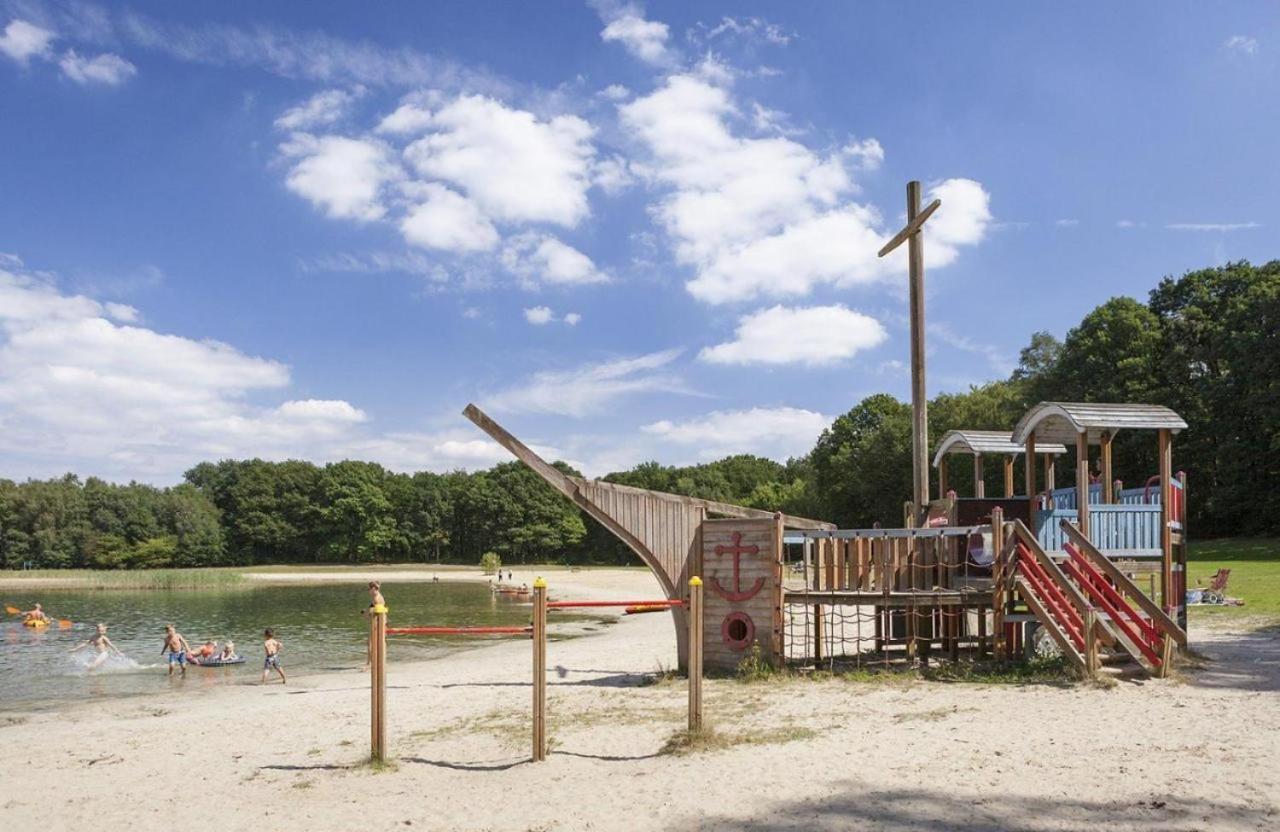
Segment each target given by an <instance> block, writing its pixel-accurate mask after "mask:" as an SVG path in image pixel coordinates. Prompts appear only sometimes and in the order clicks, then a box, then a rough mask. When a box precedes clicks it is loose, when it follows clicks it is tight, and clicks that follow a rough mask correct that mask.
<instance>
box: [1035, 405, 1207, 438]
mask: <svg viewBox="0 0 1280 832" xmlns="http://www.w3.org/2000/svg"><path fill="white" fill-rule="evenodd" d="M1186 426H1187V423H1186V422H1185V421H1184V420H1183V418H1182V417H1181V416H1179V415H1178V414H1177V413H1174V412H1173V411H1172V410H1170V409H1169V408H1167V407H1164V406H1162V405H1158V404H1108V403H1096V404H1095V403H1086V402H1040V404H1038V405H1036V406H1035V407H1033V408H1031V409H1030V410H1028V411H1027V412H1026V413H1025V414H1023V416H1022V418H1021V419H1019V420H1018V424H1017V425H1016V426H1014V429H1013V436H1012V441H1013V442H1014V443H1015V444H1022V445H1025V444H1026V441H1027V437H1028V436H1029V435H1030V434H1031V433H1033V432H1034V433H1035V437H1036V441H1037V443H1038V442H1040V441H1041V440H1044V441H1046V442H1062V443H1072V444H1074V443H1075V441H1076V438H1077V437H1078V436H1079V435H1080V434H1082V433H1083V434H1087V437H1088V442H1089V444H1091V445H1096V444H1100V443H1101V442H1102V436H1103V434H1107V435H1110V436H1115V434H1116V433H1117V432H1118V431H1121V430H1168V431H1170V432H1171V433H1177V432H1178V431H1180V430H1182V429H1183V428H1185V427H1186Z"/></svg>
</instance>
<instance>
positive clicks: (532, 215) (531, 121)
mask: <svg viewBox="0 0 1280 832" xmlns="http://www.w3.org/2000/svg"><path fill="white" fill-rule="evenodd" d="M431 124H432V126H433V128H435V131H434V132H432V133H430V134H428V135H427V136H424V137H423V138H421V139H419V140H417V141H415V142H414V143H413V144H411V145H409V146H408V147H407V148H405V151H404V155H405V158H406V160H408V162H409V163H410V164H411V165H412V166H413V167H414V169H415V170H417V171H418V172H419V173H421V174H423V175H424V176H428V177H431V178H433V179H440V180H444V181H446V182H449V183H452V184H453V185H455V186H457V187H458V188H460V189H461V190H462V191H463V192H464V193H465V194H466V195H467V197H468V198H470V199H471V200H472V201H473V202H475V203H476V205H477V206H478V207H479V208H480V209H481V210H483V211H484V212H485V214H486V215H487V216H489V217H491V218H493V219H494V220H497V221H506V222H547V223H553V224H556V225H561V226H565V227H570V228H571V227H573V226H575V225H577V224H578V223H579V222H580V221H581V220H582V219H584V218H585V217H586V216H587V215H588V213H589V212H590V206H589V203H588V201H587V189H588V188H589V187H590V185H591V180H590V172H591V162H592V157H593V156H594V155H595V148H594V147H593V146H592V144H591V137H592V135H593V133H594V130H593V129H592V127H591V125H590V124H588V123H587V122H585V121H583V120H582V119H580V118H578V117H577V116H571V115H562V116H556V117H554V118H552V119H550V120H548V121H543V120H539V119H538V118H537V117H536V116H534V114H533V113H530V112H527V111H524V110H518V109H513V108H510V107H507V106H506V105H504V104H502V103H501V102H499V101H495V100H493V99H491V98H485V97H483V96H461V97H459V98H457V99H454V100H453V101H452V102H450V103H449V104H447V105H445V106H444V107H442V108H440V110H439V111H437V112H436V113H435V114H434V115H433V116H432V118H431Z"/></svg>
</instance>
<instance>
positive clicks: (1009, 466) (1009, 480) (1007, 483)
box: [1004, 454, 1035, 497]
mask: <svg viewBox="0 0 1280 832" xmlns="http://www.w3.org/2000/svg"><path fill="white" fill-rule="evenodd" d="M1030 470H1031V475H1032V476H1035V466H1034V465H1033V466H1031V469H1030ZM1004 496H1006V497H1012V496H1013V454H1005V456H1004Z"/></svg>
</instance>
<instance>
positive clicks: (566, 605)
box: [547, 599, 684, 610]
mask: <svg viewBox="0 0 1280 832" xmlns="http://www.w3.org/2000/svg"><path fill="white" fill-rule="evenodd" d="M683 606H684V601H681V600H678V599H676V600H668V599H664V600H661V601H548V602H547V609H550V610H567V609H573V608H574V607H683Z"/></svg>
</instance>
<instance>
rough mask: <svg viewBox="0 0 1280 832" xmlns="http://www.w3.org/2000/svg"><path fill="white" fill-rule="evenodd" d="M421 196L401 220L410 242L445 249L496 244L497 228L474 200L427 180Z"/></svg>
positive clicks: (483, 248) (465, 249) (466, 249)
mask: <svg viewBox="0 0 1280 832" xmlns="http://www.w3.org/2000/svg"><path fill="white" fill-rule="evenodd" d="M418 194H419V197H420V199H421V201H420V202H418V203H417V204H416V205H414V206H413V207H412V208H410V209H409V212H408V213H407V214H406V215H405V217H404V219H402V220H401V221H400V231H401V233H402V234H404V238H405V239H406V240H408V241H409V242H410V243H413V244H414V245H417V246H422V247H423V248H436V249H442V250H444V251H453V252H470V251H486V250H488V249H491V248H493V247H494V246H496V245H497V244H498V239H499V238H498V231H497V229H495V228H494V227H493V223H491V222H489V219H488V218H487V217H486V216H485V215H484V214H483V213H481V211H480V209H479V208H477V207H476V205H475V203H473V202H471V201H470V200H468V199H467V198H466V197H464V196H462V195H460V194H457V193H454V192H453V191H451V190H449V189H448V188H446V187H445V186H443V185H437V184H434V183H427V184H424V185H421V186H420V187H419V189H418Z"/></svg>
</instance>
